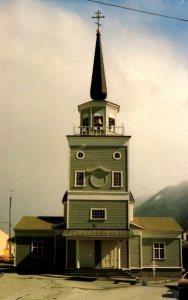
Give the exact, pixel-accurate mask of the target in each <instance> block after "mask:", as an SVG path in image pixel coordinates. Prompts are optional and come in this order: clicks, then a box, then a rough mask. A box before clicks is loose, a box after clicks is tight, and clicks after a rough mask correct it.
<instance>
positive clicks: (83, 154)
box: [76, 151, 85, 159]
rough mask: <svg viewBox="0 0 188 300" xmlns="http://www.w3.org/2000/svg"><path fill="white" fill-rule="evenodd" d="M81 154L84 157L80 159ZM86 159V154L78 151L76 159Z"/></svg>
mask: <svg viewBox="0 0 188 300" xmlns="http://www.w3.org/2000/svg"><path fill="white" fill-rule="evenodd" d="M79 154H82V157H80V156H79ZM84 157H85V153H84V152H83V151H78V152H77V153H76V158H77V159H83V158H84Z"/></svg>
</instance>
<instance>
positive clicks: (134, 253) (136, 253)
mask: <svg viewBox="0 0 188 300" xmlns="http://www.w3.org/2000/svg"><path fill="white" fill-rule="evenodd" d="M129 243H130V244H129V250H130V253H129V257H130V267H131V268H139V267H140V238H139V237H138V236H136V237H133V238H131V239H130V240H129Z"/></svg>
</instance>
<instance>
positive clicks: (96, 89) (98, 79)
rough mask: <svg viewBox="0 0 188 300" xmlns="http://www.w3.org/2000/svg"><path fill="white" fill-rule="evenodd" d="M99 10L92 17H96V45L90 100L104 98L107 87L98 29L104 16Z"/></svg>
mask: <svg viewBox="0 0 188 300" xmlns="http://www.w3.org/2000/svg"><path fill="white" fill-rule="evenodd" d="M100 14H101V12H100V11H99V10H98V11H97V12H96V16H95V17H92V18H96V19H97V23H96V24H97V26H98V28H97V38H96V46H95V56H94V62H93V73H92V79H91V89H90V96H91V99H92V100H96V101H97V100H98V101H100V100H105V99H106V97H107V88H106V78H105V71H104V63H103V55H102V45H101V34H100V30H99V26H101V24H99V20H100V19H101V18H104V16H101V15H100Z"/></svg>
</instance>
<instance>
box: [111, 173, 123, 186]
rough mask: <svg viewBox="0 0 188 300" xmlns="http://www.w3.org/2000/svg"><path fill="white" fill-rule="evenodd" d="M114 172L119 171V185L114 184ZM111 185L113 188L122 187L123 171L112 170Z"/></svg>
mask: <svg viewBox="0 0 188 300" xmlns="http://www.w3.org/2000/svg"><path fill="white" fill-rule="evenodd" d="M115 173H120V174H121V183H120V185H114V174H115ZM112 187H113V188H120V187H123V172H122V171H112Z"/></svg>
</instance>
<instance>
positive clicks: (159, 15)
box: [87, 0, 188, 22]
mask: <svg viewBox="0 0 188 300" xmlns="http://www.w3.org/2000/svg"><path fill="white" fill-rule="evenodd" d="M87 1H89V2H95V3H99V4H103V5H107V6H113V7H117V8H122V9H127V10H131V11H134V12H140V13H143V14H148V15H153V16H157V17H163V18H168V19H173V20H178V21H182V22H188V19H182V18H177V17H173V16H167V15H163V14H157V13H154V12H150V11H145V10H140V9H135V8H130V7H126V6H121V5H116V4H111V3H106V2H102V1H95V0H87Z"/></svg>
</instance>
